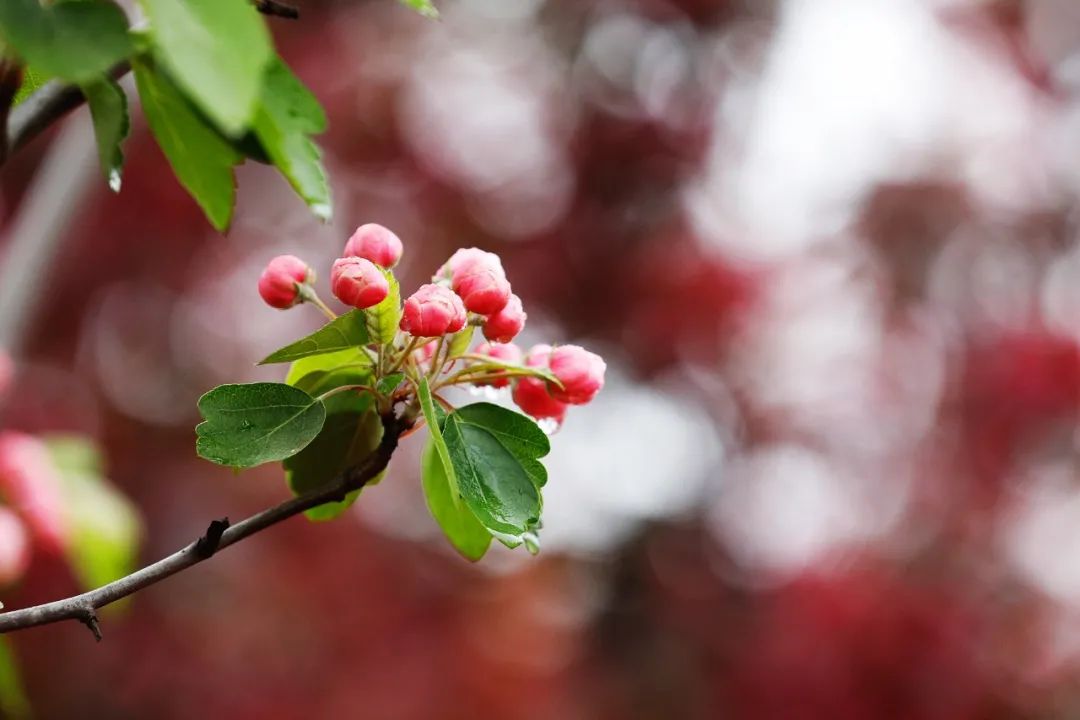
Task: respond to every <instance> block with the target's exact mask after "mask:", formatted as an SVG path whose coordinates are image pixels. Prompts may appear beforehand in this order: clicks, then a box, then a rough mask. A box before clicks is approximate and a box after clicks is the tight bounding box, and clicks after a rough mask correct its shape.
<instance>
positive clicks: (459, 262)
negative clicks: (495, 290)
mask: <svg viewBox="0 0 1080 720" xmlns="http://www.w3.org/2000/svg"><path fill="white" fill-rule="evenodd" d="M473 263H484V264H487V265H491V266H494V267H497V268H499V270H502V261H501V260H499V256H498V255H496V254H495V253H492V252H487V251H486V250H481V249H480V248H474V247H471V248H459V249H458V250H456V251H455V252H454V254H453V255H451V256H450V259H449V260H447V261H446V262H445V263H443V265H442V267H440V268H439V271H438V272H437V273H435V277H434V278H432V281H433V282H434V281H437V280H449V279H450V278H452V277H453V276H454V273H456V272H457V271H458V270H461V269H463V268H464V267H465V266H467V265H472V264H473ZM503 274H504V275H505V274H506V273H505V272H503Z"/></svg>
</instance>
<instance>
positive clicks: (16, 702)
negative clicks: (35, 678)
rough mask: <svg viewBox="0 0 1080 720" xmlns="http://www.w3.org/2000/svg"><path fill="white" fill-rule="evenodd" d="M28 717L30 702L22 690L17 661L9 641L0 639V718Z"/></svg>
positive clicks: (26, 719) (18, 719)
mask: <svg viewBox="0 0 1080 720" xmlns="http://www.w3.org/2000/svg"><path fill="white" fill-rule="evenodd" d="M30 716H31V713H30V701H29V700H28V699H27V697H26V691H25V690H23V684H22V674H21V673H20V672H19V661H18V659H17V658H16V657H15V651H14V649H13V648H12V647H11V641H10V640H8V639H7V638H5V637H0V717H5V718H10V720H28V719H29V718H30Z"/></svg>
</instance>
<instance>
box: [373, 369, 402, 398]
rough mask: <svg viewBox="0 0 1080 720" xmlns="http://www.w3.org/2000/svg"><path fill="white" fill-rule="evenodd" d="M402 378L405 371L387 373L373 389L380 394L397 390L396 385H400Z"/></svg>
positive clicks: (387, 393)
mask: <svg viewBox="0 0 1080 720" xmlns="http://www.w3.org/2000/svg"><path fill="white" fill-rule="evenodd" d="M404 379H405V373H393V374H392V375H387V376H386V377H384V378H383V379H382V380H380V381H379V384H378V385H376V386H375V389H376V390H378V391H379V393H380V394H382V395H389V394H390V393H392V392H393V391H395V390H397V388H398V385H400V384H401V381H402V380H404Z"/></svg>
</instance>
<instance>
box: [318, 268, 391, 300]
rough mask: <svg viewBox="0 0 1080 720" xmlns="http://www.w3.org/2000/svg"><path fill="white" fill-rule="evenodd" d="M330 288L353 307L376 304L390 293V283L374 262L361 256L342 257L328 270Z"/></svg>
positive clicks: (339, 298)
mask: <svg viewBox="0 0 1080 720" xmlns="http://www.w3.org/2000/svg"><path fill="white" fill-rule="evenodd" d="M330 290H331V292H333V293H334V295H335V296H336V297H337V299H338V300H340V301H341V302H343V303H345V304H346V305H351V306H352V307H354V308H360V309H364V308H369V307H372V306H373V305H378V304H379V303H381V302H382V301H383V300H385V299H386V296H387V295H388V294H389V293H390V283H389V282H387V280H386V276H385V275H383V274H382V271H381V270H379V268H377V267H376V266H375V263H373V262H371V261H370V260H368V259H366V258H361V257H343V258H338V259H337V260H335V261H334V266H333V268H331V270H330Z"/></svg>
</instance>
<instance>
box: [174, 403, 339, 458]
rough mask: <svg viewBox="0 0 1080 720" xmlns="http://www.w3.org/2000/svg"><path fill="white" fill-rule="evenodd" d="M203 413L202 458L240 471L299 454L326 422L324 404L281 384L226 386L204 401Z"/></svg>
mask: <svg viewBox="0 0 1080 720" xmlns="http://www.w3.org/2000/svg"><path fill="white" fill-rule="evenodd" d="M199 412H200V413H202V416H203V417H204V418H205V419H206V422H203V423H200V424H199V426H198V427H196V428H195V432H196V434H197V435H198V441H197V442H196V446H195V448H196V451H197V452H198V454H199V456H200V457H203V458H206V459H207V460H209V461H210V462H214V463H217V464H218V465H227V466H229V467H236V468H245V467H253V466H255V465H261V464H262V463H266V462H273V461H275V460H284V459H285V458H287V457H291V456H293V455H295V454H296V453H298V452H300V451H301V450H303V449H304V448H305V447H306V446H307V445H308V443H310V442H311V441H312V440H314V439H315V436H316V435H318V434H319V430H321V429H322V426H323V422H324V421H325V420H326V408H325V407H324V406H323V404H322V403H321V402H320V401H318V400H316V399H315V398H313V397H311V396H310V395H308V394H307V393H306V392H304V391H303V390H299V389H297V388H294V387H292V386H290V385H284V384H281V383H249V384H246V385H221V386H220V387H216V388H214V389H213V390H211V391H210V392H208V393H206V394H205V395H203V396H202V397H201V398H199Z"/></svg>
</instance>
